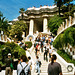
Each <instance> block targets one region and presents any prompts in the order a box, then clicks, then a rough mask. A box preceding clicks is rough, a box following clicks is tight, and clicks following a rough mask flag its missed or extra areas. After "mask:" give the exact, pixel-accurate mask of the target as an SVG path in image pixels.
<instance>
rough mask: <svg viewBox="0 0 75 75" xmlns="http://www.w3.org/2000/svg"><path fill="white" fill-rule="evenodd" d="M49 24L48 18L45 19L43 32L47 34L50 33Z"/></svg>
mask: <svg viewBox="0 0 75 75" xmlns="http://www.w3.org/2000/svg"><path fill="white" fill-rule="evenodd" d="M47 23H48V20H47V18H44V19H43V32H45V33H46V32H48V28H47Z"/></svg>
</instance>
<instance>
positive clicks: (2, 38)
mask: <svg viewBox="0 0 75 75" xmlns="http://www.w3.org/2000/svg"><path fill="white" fill-rule="evenodd" d="M0 42H7V35H4V34H3V31H1V32H0Z"/></svg>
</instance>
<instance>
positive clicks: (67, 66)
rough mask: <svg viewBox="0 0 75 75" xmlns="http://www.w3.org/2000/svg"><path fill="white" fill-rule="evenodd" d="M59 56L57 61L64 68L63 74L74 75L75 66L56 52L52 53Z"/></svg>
mask: <svg viewBox="0 0 75 75" xmlns="http://www.w3.org/2000/svg"><path fill="white" fill-rule="evenodd" d="M52 54H55V55H56V56H57V61H59V63H60V65H61V67H62V73H63V75H74V64H72V63H67V62H66V61H65V60H64V59H63V58H62V57H61V56H60V55H59V54H57V53H56V52H55V51H54V52H53V53H52Z"/></svg>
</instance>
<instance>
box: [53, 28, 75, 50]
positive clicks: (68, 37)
mask: <svg viewBox="0 0 75 75" xmlns="http://www.w3.org/2000/svg"><path fill="white" fill-rule="evenodd" d="M68 43H69V44H70V45H72V46H73V47H74V46H75V28H74V27H70V28H68V29H66V30H65V31H64V32H63V33H62V34H60V35H59V36H58V37H57V38H56V39H55V40H54V42H53V46H54V47H55V48H57V49H59V48H63V47H64V45H65V46H67V44H68Z"/></svg>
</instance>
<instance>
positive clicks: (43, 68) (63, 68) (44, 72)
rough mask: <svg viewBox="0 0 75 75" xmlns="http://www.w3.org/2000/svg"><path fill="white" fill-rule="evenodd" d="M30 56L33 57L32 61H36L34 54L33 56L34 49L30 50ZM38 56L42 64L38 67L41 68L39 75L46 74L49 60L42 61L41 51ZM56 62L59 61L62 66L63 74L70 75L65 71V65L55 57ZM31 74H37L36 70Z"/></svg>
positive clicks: (42, 54)
mask: <svg viewBox="0 0 75 75" xmlns="http://www.w3.org/2000/svg"><path fill="white" fill-rule="evenodd" d="M31 56H32V58H33V61H34V62H35V61H36V56H35V52H34V50H33V51H32V52H31ZM39 58H40V60H41V62H42V65H41V68H40V70H41V73H40V75H48V73H47V70H48V64H49V63H50V62H49V61H48V62H46V61H44V53H41V54H40V55H39ZM48 59H49V56H48ZM57 62H58V63H60V65H61V67H62V73H63V75H71V74H70V73H69V72H67V69H66V67H65V66H64V65H63V64H62V63H61V62H60V61H59V60H58V59H57ZM32 75H37V73H36V71H34V72H32Z"/></svg>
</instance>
